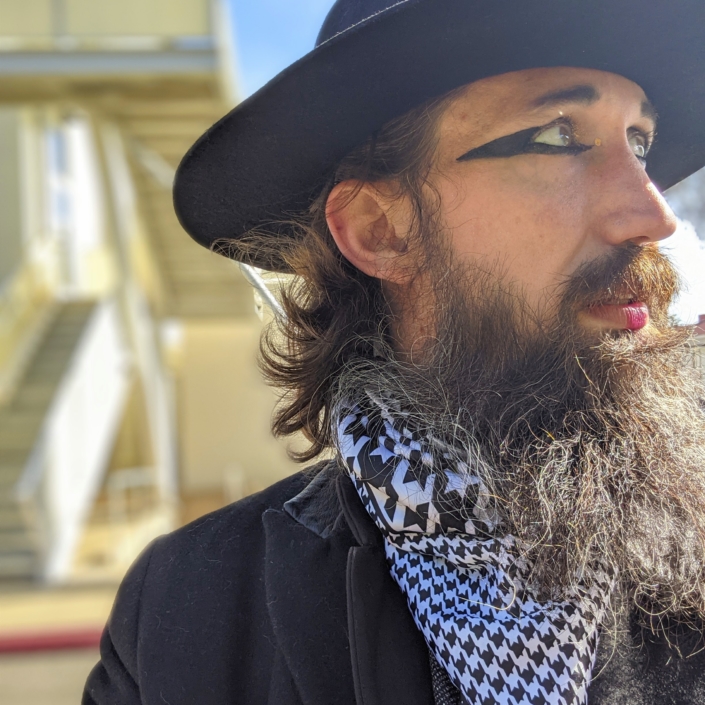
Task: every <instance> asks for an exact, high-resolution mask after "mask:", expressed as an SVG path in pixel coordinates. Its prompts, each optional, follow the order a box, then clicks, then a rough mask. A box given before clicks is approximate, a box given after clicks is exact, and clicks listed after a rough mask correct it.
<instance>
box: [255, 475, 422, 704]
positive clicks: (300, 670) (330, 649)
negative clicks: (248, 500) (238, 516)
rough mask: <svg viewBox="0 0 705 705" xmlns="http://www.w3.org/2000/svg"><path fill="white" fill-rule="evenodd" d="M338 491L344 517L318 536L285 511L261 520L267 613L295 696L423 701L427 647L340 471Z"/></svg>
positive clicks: (324, 700) (318, 700)
mask: <svg viewBox="0 0 705 705" xmlns="http://www.w3.org/2000/svg"><path fill="white" fill-rule="evenodd" d="M337 491H338V501H339V502H340V505H342V508H343V512H344V517H345V521H341V522H338V523H337V525H336V528H335V529H334V530H332V531H330V532H326V533H325V538H324V536H321V535H319V534H318V533H316V532H315V531H312V530H311V529H310V528H307V526H304V525H303V524H301V523H300V522H299V521H297V520H296V519H294V518H293V517H292V516H291V515H290V514H289V513H287V512H282V511H277V510H269V511H267V512H265V514H264V516H263V522H264V527H265V533H266V537H267V549H266V558H265V560H266V566H265V583H266V586H265V587H266V595H267V604H268V608H269V614H270V618H271V620H272V625H273V628H274V634H275V636H276V639H277V642H278V646H279V648H280V650H281V652H282V654H283V657H284V660H285V661H286V664H287V667H288V668H289V670H290V671H291V675H292V678H293V680H294V683H295V684H296V688H297V689H298V692H299V696H300V698H301V701H302V703H303V705H353V704H356V705H389V704H390V703H404V704H405V705H432V704H433V693H432V686H431V675H430V666H429V656H428V649H427V647H426V644H425V642H424V640H423V637H422V636H421V634H420V632H419V631H418V629H417V628H416V625H415V624H414V621H413V619H412V617H411V614H410V612H409V609H408V607H407V604H406V600H405V598H404V596H403V595H402V593H401V591H400V590H399V588H398V587H397V585H396V584H395V583H394V581H393V580H392V577H391V575H390V573H389V569H388V567H387V564H386V560H385V557H384V548H383V544H382V537H381V534H380V532H379V531H378V530H377V528H376V527H375V526H374V524H373V522H372V521H371V520H370V518H369V516H368V515H367V512H366V511H365V509H364V507H363V506H362V503H361V502H360V500H359V498H358V496H357V493H356V492H355V489H354V487H353V486H352V483H351V482H350V480H349V479H348V478H347V477H345V476H340V477H338V478H337ZM278 705H279V704H278ZM281 705H289V704H288V703H281Z"/></svg>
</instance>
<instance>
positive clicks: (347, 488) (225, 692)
mask: <svg viewBox="0 0 705 705" xmlns="http://www.w3.org/2000/svg"><path fill="white" fill-rule="evenodd" d="M631 637H632V638H631V639H630V640H629V641H630V643H628V644H626V645H622V646H621V647H620V648H618V649H617V650H616V651H615V652H614V653H612V650H611V649H608V648H607V647H604V646H602V645H601V650H600V653H599V654H598V666H597V667H596V669H595V673H596V674H598V675H597V676H596V678H595V680H594V681H593V683H592V685H591V686H590V691H589V700H590V705H669V704H670V705H695V704H698V705H705V656H704V655H703V652H700V653H699V654H697V655H694V656H692V657H691V658H688V659H684V658H680V657H679V656H678V655H677V654H676V653H675V652H674V651H672V650H671V649H670V648H669V647H668V645H667V644H666V642H665V640H664V639H658V638H655V637H653V636H650V635H643V634H641V632H639V631H638V630H636V629H634V630H633V633H632V635H631ZM605 641H606V640H603V642H605ZM603 642H601V644H602V643H603ZM433 702H434V698H433V691H432V684H431V674H430V666H429V655H428V650H427V648H426V645H425V643H424V640H423V638H422V636H421V634H420V632H419V631H418V630H417V629H416V626H415V625H414V622H413V620H412V618H411V615H410V613H409V610H408V608H407V606H406V602H405V599H404V597H403V595H402V594H401V592H400V591H399V589H398V588H397V586H396V585H395V583H394V582H393V581H392V578H391V577H390V574H389V570H388V568H387V566H386V563H385V559H384V551H383V547H382V541H381V535H380V533H379V532H378V531H377V529H376V528H375V526H374V524H373V523H372V522H371V520H370V519H369V517H368V515H367V514H366V512H365V510H364V508H363V507H362V504H361V503H360V501H359V499H358V498H357V495H356V493H355V491H354V489H353V487H352V483H350V482H349V481H348V480H347V478H345V477H342V476H341V477H338V476H337V471H336V470H335V468H334V467H333V466H326V467H324V468H323V469H322V471H321V472H319V473H318V474H317V475H316V476H315V477H314V479H313V480H311V474H306V475H304V474H298V475H296V476H294V477H291V478H289V479H287V480H284V481H283V482H280V483H278V484H276V485H274V486H273V487H270V488H269V489H267V490H265V491H264V492H262V493H260V494H257V495H254V496H252V497H249V498H247V499H245V500H243V501H241V502H238V503H237V504H234V505H231V506H229V507H226V508H225V509H222V510H220V511H218V512H215V513H213V514H210V515H208V516H206V517H203V518H202V519H199V520H197V521H196V522H194V523H192V524H190V525H189V526H186V527H184V528H182V529H180V530H178V531H176V532H174V533H172V534H169V535H168V536H163V537H161V538H159V539H157V540H156V541H155V542H153V543H152V544H151V545H150V546H149V547H148V548H147V549H146V550H145V552H144V553H143V554H142V556H141V557H140V558H139V559H138V560H137V561H136V563H135V565H134V566H133V567H132V569H131V570H130V572H129V573H128V575H127V577H126V578H125V580H124V582H123V584H122V586H121V588H120V591H119V593H118V596H117V599H116V602H115V606H114V608H113V612H112V614H111V616H110V619H109V621H108V625H107V627H106V630H105V633H104V635H103V640H102V643H101V661H100V663H99V664H98V665H97V666H96V668H95V669H94V670H93V672H92V673H91V675H90V676H89V678H88V682H87V684H86V690H85V694H84V699H83V703H84V705H433Z"/></svg>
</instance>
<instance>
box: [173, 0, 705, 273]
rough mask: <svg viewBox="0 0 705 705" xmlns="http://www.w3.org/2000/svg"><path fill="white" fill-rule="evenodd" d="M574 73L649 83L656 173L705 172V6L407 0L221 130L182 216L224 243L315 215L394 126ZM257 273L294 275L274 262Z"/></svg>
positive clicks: (179, 201)
mask: <svg viewBox="0 0 705 705" xmlns="http://www.w3.org/2000/svg"><path fill="white" fill-rule="evenodd" d="M550 66H573V67H586V68H594V69H600V70H603V71H610V72H612V73H617V74H620V75H622V76H625V77H626V78H629V79H630V80H632V81H634V82H635V83H637V84H639V85H640V86H641V87H642V88H643V89H644V91H645V92H646V94H647V95H648V97H649V98H650V100H651V101H652V103H653V104H654V105H655V107H656V109H657V111H658V114H659V124H658V136H657V140H656V142H655V144H654V147H653V149H652V151H651V153H650V155H649V160H648V171H649V174H650V176H651V178H652V179H653V181H654V182H655V183H656V185H657V186H658V187H659V188H660V189H662V190H665V189H667V188H669V187H670V186H673V185H674V184H676V183H678V182H679V181H681V180H682V179H684V178H685V177H687V176H689V175H690V174H692V173H694V172H695V171H697V170H698V169H700V168H701V167H703V166H704V165H705V129H704V126H703V115H704V114H705V2H703V0H649V2H644V1H643V0H589V2H585V0H541V2H531V1H530V0H406V1H405V2H400V3H398V4H396V5H395V6H393V7H392V8H390V9H389V10H387V11H385V12H382V13H379V14H377V15H375V16H374V17H372V18H370V19H369V20H366V21H364V22H362V23H360V24H358V25H356V26H355V27H353V28H351V29H350V30H348V31H346V32H343V33H341V34H339V35H338V36H336V37H334V38H333V39H331V40H329V41H328V42H326V43H324V44H323V45H321V46H319V47H318V48H316V49H315V50H313V51H312V52H311V53H309V54H307V55H306V56H305V57H303V58H302V59H301V60H299V61H298V62H296V63H295V64H293V65H292V66H290V67H289V68H288V69H286V70H285V71H283V72H282V73H281V74H279V75H278V76H277V77H276V78H274V79H273V80H272V81H271V82H270V83H268V84H267V85H266V86H265V87H264V88H262V89H261V90H260V91H258V92H257V93H255V94H254V95H252V96H251V97H250V98H249V99H248V100H246V101H244V102H243V103H241V104H240V105H239V106H238V107H236V108H235V109H234V110H233V111H231V112H230V113H229V114H228V115H226V116H225V117H224V118H223V119H221V120H220V121H219V122H217V123H216V124H215V125H213V127H211V128H210V129H209V130H208V131H207V132H206V133H205V134H204V135H203V136H202V137H201V138H200V139H199V140H198V141H197V142H196V143H195V144H194V146H193V147H192V148H191V149H190V150H189V152H188V153H187V154H186V156H185V157H184V159H183V160H182V162H181V164H180V166H179V168H178V170H177V174H176V180H175V183H174V206H175V209H176V213H177V215H178V217H179V220H180V221H181V224H182V225H183V227H184V228H185V230H186V231H187V232H188V233H189V234H190V235H191V236H192V237H193V238H194V239H195V240H196V241H197V242H199V243H200V244H202V245H204V246H205V247H209V248H210V247H212V246H213V245H214V243H217V242H219V241H222V240H228V239H236V238H238V237H240V236H241V235H243V234H244V233H246V232H248V231H250V230H252V229H253V228H264V229H269V230H271V232H272V237H275V238H276V237H279V238H287V237H291V232H290V230H289V229H288V228H287V227H286V226H281V225H277V224H278V223H280V222H282V221H286V220H287V219H288V218H290V217H291V216H294V215H296V214H300V213H301V212H303V211H305V209H307V208H308V207H309V206H310V204H311V201H312V199H313V198H314V197H315V195H316V193H317V191H319V190H320V188H321V187H322V185H323V183H324V182H325V180H326V179H327V178H328V176H329V174H330V171H331V169H332V168H333V167H334V166H335V164H336V163H337V162H338V161H339V160H340V159H341V158H342V157H344V156H345V155H346V154H347V153H348V152H350V150H352V149H353V148H354V147H356V146H357V145H359V144H361V143H362V142H363V141H364V140H365V139H367V137H369V136H370V135H371V134H372V133H374V132H375V130H377V129H379V128H380V127H381V126H382V125H384V124H385V123H386V122H388V121H389V120H391V119H393V118H394V117H397V116H399V115H402V114H403V113H405V112H406V111H408V110H410V109H411V108H413V107H415V106H417V105H419V104H420V103H422V102H424V101H426V100H428V99H431V98H433V97H435V96H439V95H443V94H444V93H446V92H448V91H450V90H452V89H454V88H457V87H458V86H461V85H464V84H467V83H471V82H472V81H476V80H479V79H481V78H485V77H488V76H493V75H498V74H502V73H507V72H510V71H517V70H522V69H527V68H536V67H550ZM249 263H251V264H254V265H256V266H259V267H262V268H264V269H271V270H275V271H286V266H285V265H284V263H283V262H282V261H281V260H280V259H279V258H277V257H276V256H274V257H272V256H271V255H270V256H261V257H258V256H256V255H255V256H254V257H252V258H251V259H250V260H249Z"/></svg>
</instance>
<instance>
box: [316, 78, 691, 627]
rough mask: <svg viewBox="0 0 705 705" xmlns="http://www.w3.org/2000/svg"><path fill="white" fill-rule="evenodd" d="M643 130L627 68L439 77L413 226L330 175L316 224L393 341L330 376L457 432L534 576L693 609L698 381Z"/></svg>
mask: <svg viewBox="0 0 705 705" xmlns="http://www.w3.org/2000/svg"><path fill="white" fill-rule="evenodd" d="M655 130H656V115H655V111H654V109H653V107H652V106H651V104H650V103H649V102H648V99H647V97H646V95H645V94H644V91H643V90H642V89H641V88H640V87H639V86H637V85H636V84H634V83H632V82H631V81H629V80H627V79H626V78H623V77H621V76H617V75H614V74H610V73H605V72H601V71H595V70H587V69H573V68H551V69H531V70H527V71H521V72H517V73H511V74H505V75H502V76H496V77H492V78H488V79H486V80H482V81H478V82H476V83H473V84H470V85H469V86H467V87H465V88H464V89H462V90H461V91H459V92H457V93H455V94H453V95H452V96H451V97H450V102H449V103H448V104H447V105H446V106H445V110H444V111H443V112H442V114H441V116H440V118H439V122H438V124H437V143H436V150H435V154H434V157H433V161H432V165H431V168H430V172H429V175H428V179H427V183H426V185H425V187H424V199H423V200H424V202H426V203H428V204H429V209H430V210H431V211H432V212H433V214H434V218H433V219H432V222H433V223H434V225H433V226H431V227H430V228H429V232H427V233H426V234H425V236H423V237H418V231H417V230H418V229H415V228H416V224H415V221H414V217H415V214H416V212H415V211H414V209H413V206H412V199H410V198H409V197H407V196H405V195H404V194H402V195H400V192H399V189H398V188H395V187H394V185H393V184H386V183H379V182H378V183H374V184H371V183H363V184H361V183H359V182H357V183H355V182H346V181H343V182H341V183H339V184H338V185H337V186H336V187H335V188H334V189H333V191H332V192H331V195H330V197H329V200H328V209H327V213H326V214H327V222H328V225H329V229H330V231H331V234H332V235H333V238H334V240H335V242H336V244H337V246H338V248H339V249H340V251H341V252H342V254H343V255H344V256H345V257H346V258H347V259H348V260H349V261H350V262H351V263H352V264H353V265H354V266H355V267H357V268H358V269H360V270H362V271H363V272H365V273H366V274H368V275H369V276H371V277H376V278H378V279H380V280H381V281H382V284H383V286H382V289H383V291H384V293H385V297H386V300H387V302H388V303H389V307H390V309H391V322H390V325H389V327H388V329H390V330H391V332H392V341H391V344H392V348H393V351H392V353H391V354H390V355H388V356H387V357H384V356H382V357H381V358H380V357H379V356H378V357H376V358H375V360H372V361H370V360H363V361H362V363H361V364H360V366H359V370H360V372H359V373H357V372H354V371H349V372H347V373H346V374H347V376H348V379H347V381H346V385H343V386H342V392H341V394H342V395H343V396H344V395H346V394H351V395H354V394H355V393H356V391H357V390H359V389H369V388H370V387H371V388H373V390H374V392H375V394H384V393H389V394H391V395H392V397H393V398H400V399H403V400H404V404H405V411H406V407H411V409H410V410H409V414H408V416H407V421H408V422H409V423H416V424H417V425H418V426H419V427H420V428H423V429H429V428H430V429H432V431H433V433H434V435H439V436H440V437H441V438H444V439H445V440H446V441H450V443H449V446H451V447H455V448H458V449H459V451H458V452H459V454H460V457H459V460H462V461H463V462H464V463H466V464H467V465H468V466H472V465H473V463H472V461H471V460H470V459H469V456H468V449H476V451H477V452H478V453H479V455H480V457H481V460H482V463H479V462H478V463H476V464H475V465H476V466H477V467H480V466H482V467H486V468H488V471H487V472H488V475H487V476H486V477H484V478H483V479H484V480H485V484H486V486H488V487H489V488H490V493H491V495H492V497H493V498H494V501H496V502H497V503H498V510H499V512H500V514H501V515H502V516H503V518H504V522H505V524H506V527H507V530H508V531H509V532H510V533H512V534H513V535H514V536H518V537H521V538H522V539H524V540H525V541H526V542H527V544H528V545H530V546H532V549H531V555H532V559H533V560H534V565H535V570H536V575H535V580H536V582H537V584H539V585H542V586H544V587H545V589H546V590H547V591H548V592H550V590H551V589H552V588H554V587H555V586H556V585H558V584H565V585H567V584H570V583H571V581H572V580H573V577H574V575H575V574H576V571H578V570H579V569H580V567H581V566H585V565H591V564H594V562H595V561H599V562H601V563H602V564H603V565H606V566H608V567H610V568H611V569H612V570H614V571H615V574H618V575H620V576H621V578H622V579H623V580H624V582H625V585H626V587H627V589H628V590H630V594H632V595H633V596H635V599H637V601H639V602H640V606H641V607H644V604H643V603H644V600H646V602H649V601H651V602H652V603H657V604H660V605H661V606H663V609H664V610H665V611H666V612H676V613H686V612H687V613H692V614H696V615H698V617H699V618H702V619H703V620H705V512H704V511H703V507H705V472H704V471H703V468H705V415H704V414H703V410H704V409H705V402H704V401H703V400H704V399H705V390H704V389H703V387H702V383H701V382H700V381H699V380H697V379H696V378H695V375H694V374H693V373H692V366H690V363H689V361H688V348H687V339H686V337H685V333H684V331H683V330H682V329H679V328H678V327H675V326H673V325H672V324H671V322H670V320H669V318H668V306H669V303H670V301H671V299H672V297H673V295H674V293H675V292H676V291H677V287H678V279H677V276H676V274H675V272H674V270H673V268H672V266H671V265H670V263H669V262H668V260H667V259H666V258H665V257H664V256H663V255H662V254H661V253H660V252H659V250H658V243H659V241H661V240H663V239H665V238H667V237H668V236H669V235H671V234H672V233H673V232H674V230H675V228H676V219H675V216H674V215H673V213H672V212H671V210H670V208H669V206H668V205H667V203H666V202H665V200H664V199H663V197H662V196H661V194H660V193H659V192H658V190H657V189H656V187H655V186H654V184H653V183H652V182H651V180H650V179H649V176H648V154H649V149H650V147H651V144H652V142H653V140H654V134H655ZM431 231H432V232H431ZM419 242H420V243H421V244H420V245H419ZM417 350H418V351H419V354H418V355H417ZM409 363H411V364H409ZM350 370H353V367H352V366H350ZM472 452H475V450H473V451H472Z"/></svg>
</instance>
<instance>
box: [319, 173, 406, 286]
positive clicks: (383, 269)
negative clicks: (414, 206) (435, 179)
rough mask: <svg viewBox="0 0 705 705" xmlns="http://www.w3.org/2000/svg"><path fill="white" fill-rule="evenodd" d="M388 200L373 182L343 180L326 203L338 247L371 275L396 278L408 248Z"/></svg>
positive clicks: (392, 279)
mask: <svg viewBox="0 0 705 705" xmlns="http://www.w3.org/2000/svg"><path fill="white" fill-rule="evenodd" d="M391 211H392V209H391V208H390V203H389V200H388V199H386V198H385V197H384V196H383V194H382V193H381V192H380V191H379V190H378V189H376V188H375V187H373V186H372V185H370V184H364V183H360V182H359V181H352V180H350V181H343V182H342V183H340V184H338V185H337V186H335V188H334V189H333V190H332V191H331V194H330V196H329V197H328V202H327V204H326V220H327V222H328V227H329V229H330V231H331V234H332V235H333V239H334V240H335V243H336V245H337V246H338V249H340V251H341V253H342V254H343V256H344V257H345V258H346V259H347V260H348V261H349V262H350V263H351V264H353V265H354V266H355V267H357V268H358V269H359V270H361V271H363V272H364V273H365V274H368V275H369V276H371V277H376V278H378V279H385V280H388V281H396V279H397V278H398V275H395V271H396V270H398V269H399V267H398V266H397V265H398V264H399V263H398V262H397V260H398V259H399V257H400V255H403V254H405V253H406V252H407V251H408V243H407V241H406V237H405V236H406V233H402V237H400V234H399V232H398V226H397V224H395V222H394V220H393V218H392V213H391Z"/></svg>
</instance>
